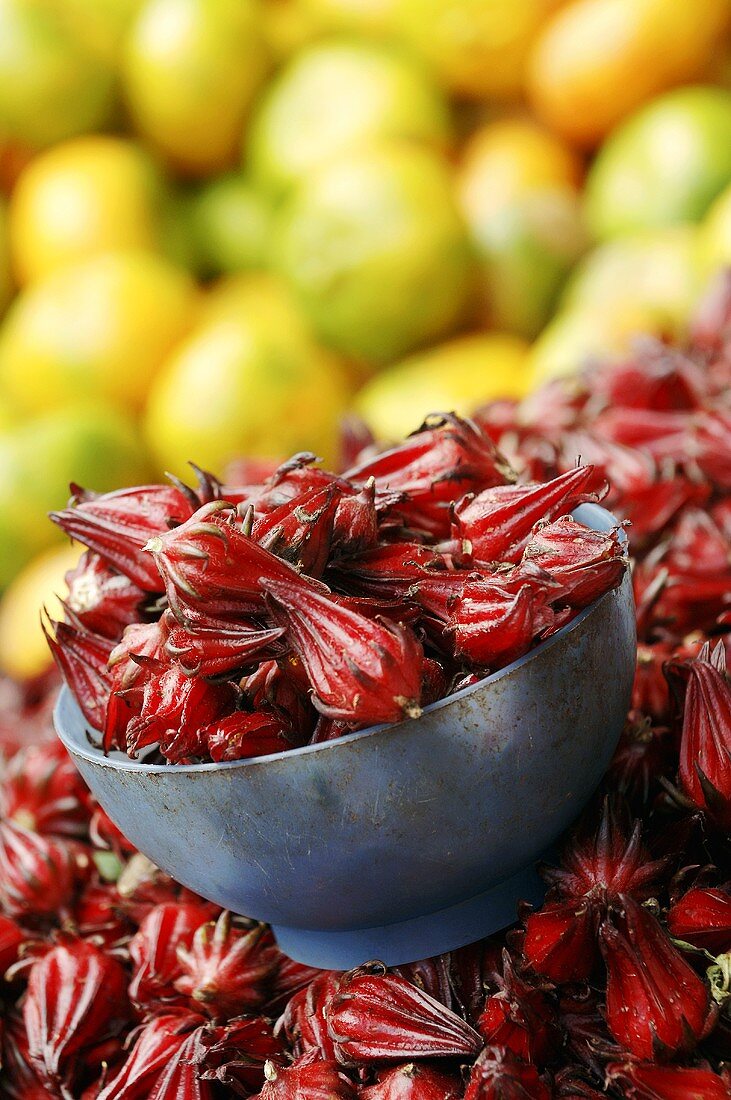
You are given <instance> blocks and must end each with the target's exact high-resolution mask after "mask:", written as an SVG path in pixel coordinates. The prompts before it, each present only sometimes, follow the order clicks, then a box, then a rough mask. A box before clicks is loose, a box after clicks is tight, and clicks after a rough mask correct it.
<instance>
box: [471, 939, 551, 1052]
mask: <svg viewBox="0 0 731 1100" xmlns="http://www.w3.org/2000/svg"><path fill="white" fill-rule="evenodd" d="M498 984H499V989H498V991H497V992H496V993H493V994H491V995H490V996H488V997H487V999H486V1001H485V1004H484V1007H483V1009H482V1012H481V1014H480V1017H479V1019H478V1021H477V1029H478V1031H479V1032H480V1034H481V1035H482V1036H483V1038H484V1040H485V1042H486V1044H487V1046H488V1047H499V1048H501V1049H504V1050H508V1051H511V1052H512V1053H513V1054H515V1055H516V1056H517V1057H518V1058H522V1059H523V1060H524V1061H526V1062H534V1063H536V1064H538V1065H544V1064H545V1063H546V1061H547V1060H548V1059H549V1057H550V1055H551V1053H552V1051H553V1049H554V1048H555V1046H556V1031H555V1027H554V1012H553V1009H552V1006H551V1004H550V1002H549V1000H548V998H547V997H546V993H545V989H544V988H541V987H540V986H539V985H537V984H533V983H532V982H530V981H528V980H526V979H524V978H522V977H521V976H520V975H518V974H517V973H516V971H515V967H514V965H513V962H512V959H511V958H510V955H509V954H508V952H507V951H506V950H504V951H503V960H502V975H501V976H500V978H499V982H498Z"/></svg>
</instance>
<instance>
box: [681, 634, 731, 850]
mask: <svg viewBox="0 0 731 1100" xmlns="http://www.w3.org/2000/svg"><path fill="white" fill-rule="evenodd" d="M666 671H667V675H668V678H669V680H670V683H671V685H672V686H676V685H678V686H679V687H680V688H681V690H682V688H683V687H684V688H685V704H684V709H683V728H682V735H681V741H680V768H679V777H680V783H681V785H682V787H683V790H684V791H685V793H686V794H687V795H688V797H689V798H690V799H691V800H692V801H693V802H694V803H695V805H696V806H698V807H699V808H700V809H703V810H707V811H708V813H709V815H710V816H711V817H712V818H713V820H714V821H715V822H716V824H718V825H719V826H720V827H721V828H723V829H729V828H731V686H730V685H729V681H728V678H727V676H726V655H725V650H724V647H723V643H722V642H719V643H718V645H717V646H716V648H715V650H714V651H713V653H711V650H710V646H709V645H708V644H706V645H705V646H704V647H703V649H702V650H701V652H700V654H699V656H698V658H697V659H696V660H690V661H681V662H673V661H671V662H670V663H669V664H668V665H667V666H666Z"/></svg>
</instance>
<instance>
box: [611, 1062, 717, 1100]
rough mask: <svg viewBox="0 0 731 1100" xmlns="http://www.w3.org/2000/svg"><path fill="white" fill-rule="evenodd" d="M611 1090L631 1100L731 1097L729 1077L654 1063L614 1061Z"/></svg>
mask: <svg viewBox="0 0 731 1100" xmlns="http://www.w3.org/2000/svg"><path fill="white" fill-rule="evenodd" d="M607 1087H609V1088H612V1090H613V1091H614V1092H615V1093H618V1094H620V1095H622V1096H626V1097H627V1098H628V1100H728V1097H729V1095H731V1080H729V1078H728V1076H727V1075H726V1074H718V1073H715V1072H714V1071H713V1070H712V1069H704V1068H702V1067H699V1068H697V1069H683V1068H681V1067H680V1066H659V1065H657V1064H656V1063H654V1062H611V1063H610V1064H609V1065H608V1066H607Z"/></svg>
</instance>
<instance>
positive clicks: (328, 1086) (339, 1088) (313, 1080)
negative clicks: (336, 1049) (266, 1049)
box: [252, 1052, 362, 1100]
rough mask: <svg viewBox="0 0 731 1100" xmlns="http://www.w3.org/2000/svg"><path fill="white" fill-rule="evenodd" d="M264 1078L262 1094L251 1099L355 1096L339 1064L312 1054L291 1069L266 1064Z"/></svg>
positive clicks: (315, 1099) (345, 1099)
mask: <svg viewBox="0 0 731 1100" xmlns="http://www.w3.org/2000/svg"><path fill="white" fill-rule="evenodd" d="M313 1055H314V1056H313ZM264 1077H265V1082H264V1085H263V1087H262V1090H261V1092H259V1093H257V1094H256V1096H255V1097H253V1098H252V1100H355V1097H356V1095H357V1094H356V1090H355V1087H354V1085H353V1084H352V1082H351V1081H349V1080H348V1078H347V1077H346V1076H345V1074H344V1073H343V1072H342V1070H341V1069H340V1067H339V1066H338V1064H337V1063H336V1062H326V1061H323V1060H322V1059H321V1058H318V1057H317V1056H316V1054H314V1052H311V1053H310V1054H306V1055H304V1056H303V1057H302V1058H298V1059H297V1061H296V1062H293V1063H292V1065H290V1066H282V1065H277V1064H276V1063H275V1062H267V1063H266V1064H265V1066H264ZM360 1095H362V1093H361V1094H360Z"/></svg>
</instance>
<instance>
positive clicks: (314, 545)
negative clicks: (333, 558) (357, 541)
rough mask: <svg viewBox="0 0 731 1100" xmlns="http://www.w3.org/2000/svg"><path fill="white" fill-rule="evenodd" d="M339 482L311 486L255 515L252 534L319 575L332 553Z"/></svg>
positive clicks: (281, 555) (279, 554)
mask: <svg viewBox="0 0 731 1100" xmlns="http://www.w3.org/2000/svg"><path fill="white" fill-rule="evenodd" d="M340 499H341V493H340V492H339V491H338V488H337V485H335V484H330V485H327V486H326V487H325V488H323V489H312V490H311V491H310V492H308V493H304V494H302V495H301V496H300V497H298V498H297V499H296V502H295V501H291V502H290V501H288V502H287V503H286V504H282V505H280V507H279V508H275V509H274V510H273V511H271V512H267V513H266V514H265V515H263V516H259V517H258V518H256V517H255V518H254V521H253V525H252V528H251V537H252V539H254V541H255V542H258V543H259V544H260V545H261V546H263V547H264V548H265V549H266V550H269V551H270V553H272V554H276V556H277V557H278V558H282V559H283V560H284V561H286V562H289V564H290V565H292V566H294V567H295V569H297V570H299V571H300V572H303V573H307V574H309V576H311V577H320V576H322V573H323V572H324V570H325V566H326V565H327V562H328V559H329V558H330V554H331V546H332V539H333V527H334V523H335V515H336V513H337V509H338V505H339V503H340Z"/></svg>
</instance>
